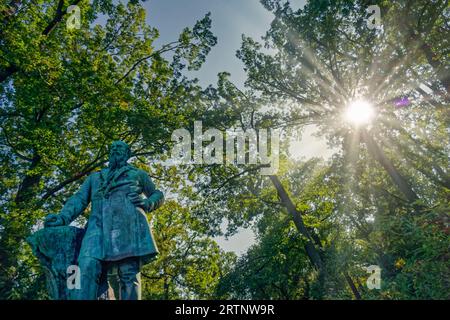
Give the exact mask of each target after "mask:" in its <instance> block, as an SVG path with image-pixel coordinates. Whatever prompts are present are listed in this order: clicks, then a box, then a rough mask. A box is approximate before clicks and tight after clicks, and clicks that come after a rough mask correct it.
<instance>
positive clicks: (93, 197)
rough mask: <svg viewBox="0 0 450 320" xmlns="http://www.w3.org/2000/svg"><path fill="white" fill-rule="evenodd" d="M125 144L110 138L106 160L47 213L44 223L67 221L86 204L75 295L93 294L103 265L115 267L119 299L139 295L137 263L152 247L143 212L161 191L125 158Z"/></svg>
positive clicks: (155, 202) (157, 200)
mask: <svg viewBox="0 0 450 320" xmlns="http://www.w3.org/2000/svg"><path fill="white" fill-rule="evenodd" d="M130 156H131V151H130V148H129V146H128V145H127V144H126V143H125V142H122V141H115V142H113V143H112V145H111V148H110V152H109V165H108V168H105V169H103V170H101V171H99V172H95V173H93V174H91V175H90V176H89V177H88V178H87V179H86V180H85V181H84V183H83V184H82V186H81V188H80V189H79V191H78V192H77V193H76V194H74V195H73V196H72V197H71V198H70V199H69V200H68V201H67V202H66V204H65V205H64V207H63V209H62V210H61V212H60V214H50V215H48V216H47V217H46V219H45V226H46V227H55V226H63V225H69V224H70V223H71V222H72V221H73V220H74V219H75V218H77V217H78V216H79V215H80V214H82V213H83V211H84V210H85V209H86V208H87V206H88V205H89V203H90V204H91V212H90V216H89V220H88V223H87V226H86V233H85V235H84V237H83V241H82V244H81V249H80V254H79V256H78V267H79V272H80V289H79V290H78V292H77V294H76V297H77V298H78V299H83V300H84V299H96V298H97V292H98V287H99V281H100V276H101V275H102V272H104V270H105V269H108V268H110V269H111V268H114V269H115V270H117V273H118V277H119V281H120V299H123V300H126V299H130V300H136V299H139V290H140V281H139V273H140V269H141V266H142V264H144V263H146V262H148V261H150V260H151V259H152V258H153V257H154V256H155V255H156V254H157V253H158V249H157V247H156V244H155V241H154V239H153V236H152V233H151V230H150V226H149V224H148V221H147V218H146V216H145V212H150V211H152V210H155V209H157V208H158V207H159V206H161V204H162V202H163V201H164V197H163V194H162V192H161V191H159V190H156V188H155V185H154V184H153V182H152V180H151V179H150V177H149V175H148V174H147V173H146V172H145V171H143V170H141V169H138V168H136V167H134V166H132V165H129V164H128V163H127V161H128V159H129V158H130Z"/></svg>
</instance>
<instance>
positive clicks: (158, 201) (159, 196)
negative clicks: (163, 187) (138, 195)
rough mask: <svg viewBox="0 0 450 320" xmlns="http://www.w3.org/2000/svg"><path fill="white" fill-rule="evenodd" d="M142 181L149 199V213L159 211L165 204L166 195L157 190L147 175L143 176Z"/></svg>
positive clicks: (143, 188)
mask: <svg viewBox="0 0 450 320" xmlns="http://www.w3.org/2000/svg"><path fill="white" fill-rule="evenodd" d="M141 179H142V190H143V192H144V194H145V196H146V197H147V199H146V202H147V206H146V207H147V211H149V212H150V211H153V210H156V209H158V208H159V207H160V206H161V205H162V204H163V203H164V194H163V193H162V192H161V191H159V190H157V189H156V187H155V184H154V183H153V181H152V179H151V178H150V177H149V176H148V174H147V173H145V172H144V173H143V174H142V175H141Z"/></svg>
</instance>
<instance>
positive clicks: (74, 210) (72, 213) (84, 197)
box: [60, 176, 92, 225]
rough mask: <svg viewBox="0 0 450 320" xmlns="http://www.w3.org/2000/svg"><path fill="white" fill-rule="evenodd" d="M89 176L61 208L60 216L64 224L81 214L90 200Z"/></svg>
mask: <svg viewBox="0 0 450 320" xmlns="http://www.w3.org/2000/svg"><path fill="white" fill-rule="evenodd" d="M91 180H92V178H91V176H89V177H88V178H87V179H86V180H85V181H84V182H83V184H82V185H81V187H80V189H79V190H78V191H77V193H75V194H74V195H73V196H71V197H70V198H69V200H67V202H66V204H65V205H64V207H63V208H62V210H61V213H60V215H61V217H62V218H63V220H64V224H65V225H68V224H70V223H71V222H72V221H73V220H75V219H76V218H77V217H78V216H79V215H81V214H82V213H83V211H84V209H86V207H87V206H88V205H89V202H90V201H91V184H92V183H91Z"/></svg>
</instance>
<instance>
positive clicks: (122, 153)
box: [109, 141, 130, 168]
mask: <svg viewBox="0 0 450 320" xmlns="http://www.w3.org/2000/svg"><path fill="white" fill-rule="evenodd" d="M129 152H130V150H129V148H128V145H127V144H126V143H125V142H122V141H114V142H113V143H112V144H111V147H110V148H109V165H110V166H111V167H112V168H116V167H118V166H119V167H120V166H123V165H124V164H125V163H126V162H127V160H128V158H129V156H130V154H129Z"/></svg>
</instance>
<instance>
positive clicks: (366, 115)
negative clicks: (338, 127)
mask: <svg viewBox="0 0 450 320" xmlns="http://www.w3.org/2000/svg"><path fill="white" fill-rule="evenodd" d="M374 115H375V111H374V109H373V107H372V105H371V104H370V103H369V102H367V101H365V100H356V101H353V102H351V103H350V104H349V105H348V107H347V109H346V110H345V119H346V120H347V121H348V122H351V123H353V124H355V125H362V124H367V123H369V122H370V121H371V120H372V118H373V116H374Z"/></svg>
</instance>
